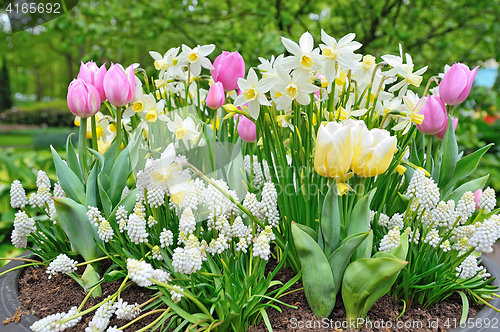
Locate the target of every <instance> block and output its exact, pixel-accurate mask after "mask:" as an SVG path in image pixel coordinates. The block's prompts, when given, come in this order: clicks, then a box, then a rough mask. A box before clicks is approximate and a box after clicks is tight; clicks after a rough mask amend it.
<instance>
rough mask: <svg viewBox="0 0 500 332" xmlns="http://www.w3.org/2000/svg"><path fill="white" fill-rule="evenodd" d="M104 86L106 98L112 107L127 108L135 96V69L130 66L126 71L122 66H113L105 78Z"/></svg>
mask: <svg viewBox="0 0 500 332" xmlns="http://www.w3.org/2000/svg"><path fill="white" fill-rule="evenodd" d="M103 85H104V92H105V93H106V97H107V98H108V100H109V102H110V103H111V104H112V105H114V106H116V107H122V106H125V105H126V104H128V103H129V102H130V101H131V100H132V98H133V97H134V94H135V75H134V68H133V67H132V66H129V67H128V68H127V70H126V71H125V69H123V67H122V66H121V65H120V64H112V65H111V67H110V68H109V70H108V72H107V73H106V75H105V76H104V81H103Z"/></svg>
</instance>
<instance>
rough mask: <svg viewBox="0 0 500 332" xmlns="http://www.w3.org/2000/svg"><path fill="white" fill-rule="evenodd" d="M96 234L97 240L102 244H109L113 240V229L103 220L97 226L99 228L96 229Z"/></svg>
mask: <svg viewBox="0 0 500 332" xmlns="http://www.w3.org/2000/svg"><path fill="white" fill-rule="evenodd" d="M97 234H98V235H99V238H100V239H101V240H103V241H104V242H109V240H111V239H112V238H113V235H114V232H113V228H112V227H111V225H110V224H109V222H108V221H107V220H104V221H103V222H101V223H100V224H99V228H98V229H97Z"/></svg>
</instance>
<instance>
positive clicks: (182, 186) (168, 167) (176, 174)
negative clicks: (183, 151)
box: [151, 143, 189, 198]
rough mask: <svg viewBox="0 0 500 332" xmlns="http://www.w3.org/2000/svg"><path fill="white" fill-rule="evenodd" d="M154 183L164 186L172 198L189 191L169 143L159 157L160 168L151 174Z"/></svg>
mask: <svg viewBox="0 0 500 332" xmlns="http://www.w3.org/2000/svg"><path fill="white" fill-rule="evenodd" d="M151 179H152V181H153V182H154V183H156V184H158V185H161V186H164V187H166V188H167V189H168V191H169V192H170V195H172V197H173V198H174V195H176V194H180V193H184V192H185V191H187V190H189V185H188V183H187V181H186V178H185V177H184V176H183V173H182V165H180V164H179V163H178V162H177V161H176V158H175V147H174V144H173V143H170V144H169V145H168V146H167V148H166V149H165V151H163V153H162V154H161V157H160V166H159V168H158V169H157V170H155V171H153V172H152V173H151Z"/></svg>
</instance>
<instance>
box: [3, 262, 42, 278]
mask: <svg viewBox="0 0 500 332" xmlns="http://www.w3.org/2000/svg"><path fill="white" fill-rule="evenodd" d="M32 265H45V264H44V263H40V262H38V263H29V264H24V265H20V266H16V267H14V268H12V269H10V270H7V271H3V272H2V273H0V277H1V276H3V275H4V274H7V273H9V272H12V271H15V270H17V269H22V268H23V267H28V266H32Z"/></svg>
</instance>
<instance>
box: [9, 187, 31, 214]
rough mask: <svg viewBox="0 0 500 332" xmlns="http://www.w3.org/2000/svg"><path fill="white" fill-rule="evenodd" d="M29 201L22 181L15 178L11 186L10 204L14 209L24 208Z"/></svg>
mask: <svg viewBox="0 0 500 332" xmlns="http://www.w3.org/2000/svg"><path fill="white" fill-rule="evenodd" d="M27 202H28V198H27V197H26V191H25V190H24V188H23V185H22V184H21V181H19V180H14V182H12V184H11V186H10V206H12V208H13V209H23V208H24V207H25V206H26V203H27Z"/></svg>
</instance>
